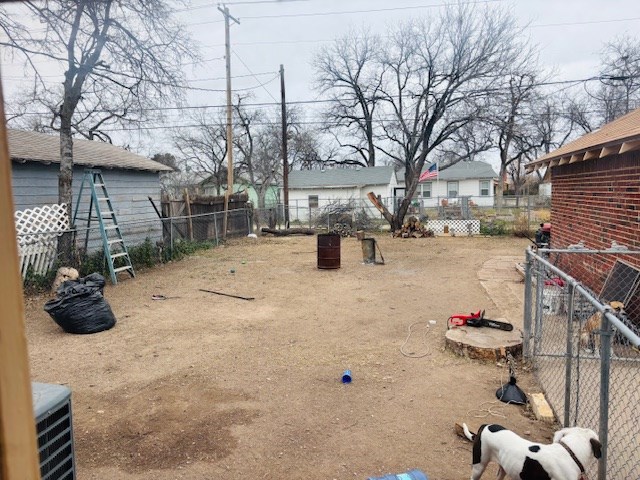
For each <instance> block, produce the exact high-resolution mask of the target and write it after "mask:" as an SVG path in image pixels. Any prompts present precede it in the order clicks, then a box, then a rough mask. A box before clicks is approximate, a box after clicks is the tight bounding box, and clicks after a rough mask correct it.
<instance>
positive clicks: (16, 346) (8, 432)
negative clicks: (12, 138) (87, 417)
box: [0, 85, 40, 480]
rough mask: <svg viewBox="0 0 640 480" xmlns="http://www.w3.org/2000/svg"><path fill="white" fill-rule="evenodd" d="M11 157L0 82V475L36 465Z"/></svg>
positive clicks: (21, 473)
mask: <svg viewBox="0 0 640 480" xmlns="http://www.w3.org/2000/svg"><path fill="white" fill-rule="evenodd" d="M11 194H12V190H11V158H10V157H9V148H8V144H7V130H6V126H5V116H4V103H3V98H2V86H1V85H0V255H1V256H2V260H3V265H4V268H3V270H4V274H3V275H0V292H2V301H1V302H0V479H4V480H13V479H24V480H38V479H39V478H40V467H39V460H38V448H37V445H36V427H35V420H34V417H33V399H32V397H31V376H30V374H29V360H28V356H27V339H26V336H25V331H24V305H23V296H22V295H23V292H22V279H21V277H20V272H19V270H18V246H17V244H16V227H15V224H14V221H13V198H12V196H11Z"/></svg>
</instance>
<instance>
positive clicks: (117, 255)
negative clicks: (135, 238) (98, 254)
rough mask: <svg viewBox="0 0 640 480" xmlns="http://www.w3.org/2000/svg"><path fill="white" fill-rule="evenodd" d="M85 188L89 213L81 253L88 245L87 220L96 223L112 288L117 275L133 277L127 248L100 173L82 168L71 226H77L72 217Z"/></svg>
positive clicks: (78, 207) (78, 209)
mask: <svg viewBox="0 0 640 480" xmlns="http://www.w3.org/2000/svg"><path fill="white" fill-rule="evenodd" d="M85 186H86V187H87V188H89V189H90V190H91V198H90V200H89V212H88V215H87V236H86V237H85V241H84V248H85V252H86V251H87V247H88V244H89V232H90V228H91V221H92V220H98V224H99V225H100V235H101V236H102V247H103V249H104V257H105V260H106V261H107V265H108V266H109V273H110V274H111V283H113V284H114V285H115V284H116V283H118V279H117V274H118V273H120V272H127V273H128V274H129V275H131V276H132V277H135V276H136V275H135V272H134V271H133V265H132V264H131V257H129V251H128V250H127V245H126V244H125V243H124V238H122V232H121V231H120V227H119V226H118V220H117V219H116V213H115V210H114V209H113V205H112V203H111V199H110V198H109V194H108V192H107V186H106V185H105V183H104V179H103V178H102V172H101V171H100V170H96V169H86V170H85V171H84V175H83V177H82V183H81V184H80V191H79V192H78V200H77V201H76V209H75V213H74V214H73V224H74V225H77V224H76V217H77V216H78V212H79V211H80V201H81V200H82V193H83V190H84V188H85ZM94 213H95V216H94Z"/></svg>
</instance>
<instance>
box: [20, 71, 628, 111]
mask: <svg viewBox="0 0 640 480" xmlns="http://www.w3.org/2000/svg"><path fill="white" fill-rule="evenodd" d="M639 77H640V75H629V76H628V77H627V78H639ZM276 78H278V75H277V74H276V76H275V77H274V78H272V79H270V80H269V81H267V82H265V83H264V85H266V84H268V83H270V82H273V81H274V80H275V79H276ZM601 79H602V78H601V77H588V78H582V79H575V80H557V81H549V82H539V83H536V84H533V85H532V87H542V86H552V85H568V84H575V85H577V84H580V83H585V82H590V81H594V80H601ZM171 86H174V85H171ZM508 90H509V87H503V88H493V89H481V90H468V91H460V93H461V94H463V95H471V94H477V93H483V92H484V93H496V92H501V91H508ZM406 98H411V95H407V96H406ZM340 100H341V99H339V98H326V99H311V100H293V101H288V102H287V105H314V104H322V103H336V102H339V101H340ZM279 105H280V102H278V101H276V102H255V103H245V104H244V106H245V107H276V106H279ZM226 107H227V105H226V104H219V105H193V106H187V107H149V108H142V109H140V110H139V111H140V112H154V111H156V112H157V111H182V110H206V109H210V108H226ZM8 113H9V114H10V115H16V114H15V113H11V112H8ZM50 113H51V112H24V113H22V114H21V115H49V114H50ZM77 113H78V114H88V113H109V112H108V111H107V110H94V111H92V112H77Z"/></svg>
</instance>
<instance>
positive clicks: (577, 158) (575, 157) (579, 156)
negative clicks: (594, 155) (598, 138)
mask: <svg viewBox="0 0 640 480" xmlns="http://www.w3.org/2000/svg"><path fill="white" fill-rule="evenodd" d="M582 160H584V153H574V154H573V155H571V158H570V159H569V163H576V162H581V161H582Z"/></svg>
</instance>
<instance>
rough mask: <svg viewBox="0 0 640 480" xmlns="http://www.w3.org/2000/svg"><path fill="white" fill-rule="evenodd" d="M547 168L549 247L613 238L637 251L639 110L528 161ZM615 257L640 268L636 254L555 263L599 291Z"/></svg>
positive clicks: (600, 244) (597, 244) (603, 244)
mask: <svg viewBox="0 0 640 480" xmlns="http://www.w3.org/2000/svg"><path fill="white" fill-rule="evenodd" d="M540 168H546V169H547V172H546V174H545V178H550V180H551V183H552V185H553V193H552V195H551V223H552V234H551V246H552V247H553V248H566V247H568V246H569V245H573V244H576V243H578V242H580V241H582V242H584V245H585V247H586V248H589V249H608V248H610V247H611V246H612V242H616V243H617V244H621V245H624V246H626V247H629V248H630V249H634V250H635V249H638V250H640V109H638V110H634V111H633V112H631V113H628V114H627V115H625V116H623V117H620V118H618V119H616V120H614V121H613V122H611V123H608V124H606V125H604V126H603V127H602V128H600V129H599V130H596V131H594V132H591V133H588V134H586V135H584V136H582V137H580V138H578V139H577V140H574V141H573V142H571V143H568V144H566V145H564V146H562V147H560V148H559V149H557V150H555V151H553V152H551V153H548V154H547V155H545V156H543V157H541V158H539V159H537V160H536V161H534V162H532V163H530V164H529V165H528V166H527V172H528V173H530V172H533V171H536V170H538V169H540ZM616 258H618V259H620V260H624V261H626V262H628V263H630V264H632V265H635V266H636V267H638V268H640V256H634V255H623V256H620V255H617V256H614V255H606V254H603V255H584V256H581V258H580V262H572V263H571V264H570V265H569V264H568V261H567V256H566V255H565V256H562V255H560V256H559V259H558V262H557V265H558V266H559V267H561V268H563V269H564V270H565V271H567V273H569V274H570V275H572V276H573V277H574V278H576V279H577V280H579V281H581V282H582V283H583V284H585V285H586V286H588V287H589V288H591V289H592V290H593V291H594V292H599V291H600V290H601V288H602V286H603V284H604V282H605V280H606V278H607V274H608V273H609V271H610V270H611V268H612V266H613V264H614V262H615V260H616Z"/></svg>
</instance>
